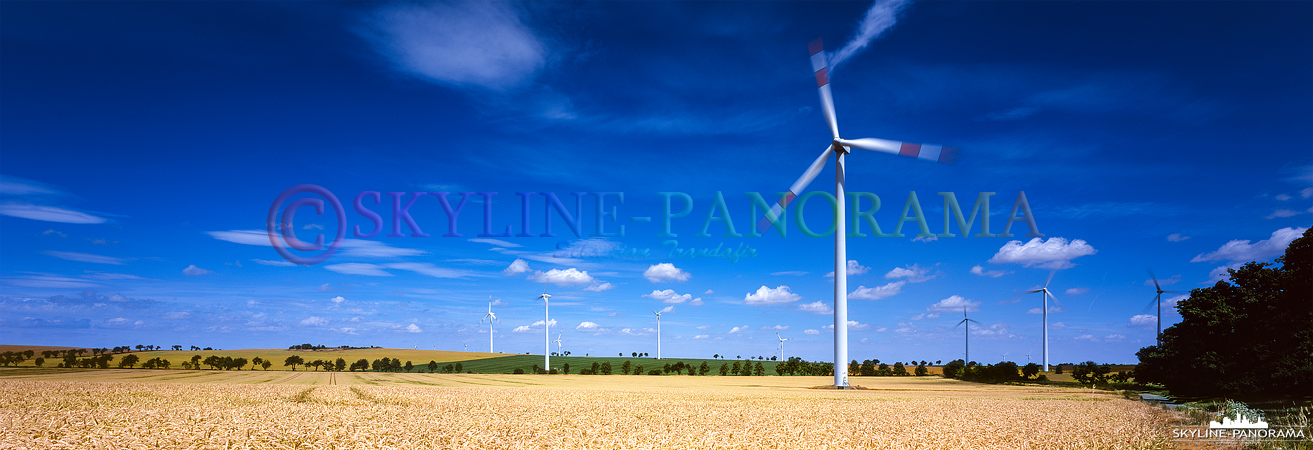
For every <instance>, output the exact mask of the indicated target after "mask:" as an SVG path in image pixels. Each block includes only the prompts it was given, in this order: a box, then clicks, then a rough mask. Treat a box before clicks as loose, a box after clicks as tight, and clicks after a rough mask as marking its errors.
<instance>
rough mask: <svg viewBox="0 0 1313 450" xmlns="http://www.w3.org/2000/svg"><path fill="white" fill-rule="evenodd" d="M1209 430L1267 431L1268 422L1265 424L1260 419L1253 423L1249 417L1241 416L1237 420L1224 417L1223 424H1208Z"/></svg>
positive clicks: (1211, 422)
mask: <svg viewBox="0 0 1313 450" xmlns="http://www.w3.org/2000/svg"><path fill="white" fill-rule="evenodd" d="M1208 428H1212V429H1217V428H1245V429H1267V422H1264V421H1263V420H1262V419H1259V420H1258V421H1257V422H1251V421H1250V420H1249V418H1248V417H1245V416H1244V414H1241V415H1239V416H1237V417H1236V420H1231V418H1230V417H1223V418H1222V422H1221V423H1218V422H1213V421H1210V422H1208Z"/></svg>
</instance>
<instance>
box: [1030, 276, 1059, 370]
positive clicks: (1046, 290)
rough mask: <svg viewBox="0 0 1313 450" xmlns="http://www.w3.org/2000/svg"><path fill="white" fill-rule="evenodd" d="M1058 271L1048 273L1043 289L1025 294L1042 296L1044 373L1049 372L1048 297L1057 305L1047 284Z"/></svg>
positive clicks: (1056, 300) (1056, 298) (1055, 298)
mask: <svg viewBox="0 0 1313 450" xmlns="http://www.w3.org/2000/svg"><path fill="white" fill-rule="evenodd" d="M1057 273H1058V271H1056V270H1054V271H1052V272H1049V279H1048V280H1047V281H1045V282H1044V287H1042V288H1039V289H1035V290H1032V291H1028V292H1026V293H1027V294H1036V293H1040V294H1043V296H1044V300H1043V303H1042V304H1041V306H1043V309H1042V310H1041V313H1042V314H1044V371H1045V372H1048V371H1049V297H1053V303H1055V304H1057V303H1058V296H1056V295H1053V292H1050V291H1049V283H1050V282H1052V281H1053V275H1054V274H1057Z"/></svg>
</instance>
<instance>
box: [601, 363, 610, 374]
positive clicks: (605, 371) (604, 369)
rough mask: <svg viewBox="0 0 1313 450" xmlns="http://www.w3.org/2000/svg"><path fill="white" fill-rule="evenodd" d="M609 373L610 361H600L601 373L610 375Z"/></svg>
mask: <svg viewBox="0 0 1313 450" xmlns="http://www.w3.org/2000/svg"><path fill="white" fill-rule="evenodd" d="M610 374H611V362H610V361H607V362H604V363H602V375H610Z"/></svg>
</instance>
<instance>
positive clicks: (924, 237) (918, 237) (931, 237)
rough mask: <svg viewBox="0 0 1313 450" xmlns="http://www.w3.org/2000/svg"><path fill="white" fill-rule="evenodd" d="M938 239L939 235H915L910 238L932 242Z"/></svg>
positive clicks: (916, 240)
mask: <svg viewBox="0 0 1313 450" xmlns="http://www.w3.org/2000/svg"><path fill="white" fill-rule="evenodd" d="M938 240H939V236H917V237H914V238H912V242H934V241H938Z"/></svg>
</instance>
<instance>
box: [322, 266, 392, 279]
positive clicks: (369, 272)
mask: <svg viewBox="0 0 1313 450" xmlns="http://www.w3.org/2000/svg"><path fill="white" fill-rule="evenodd" d="M324 268H325V269H328V270H331V271H334V272H337V273H340V274H344V275H365V276H371V277H390V276H392V274H390V273H388V272H387V271H385V270H383V267H382V266H379V265H375V264H368V263H342V264H330V265H327V266H324Z"/></svg>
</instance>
